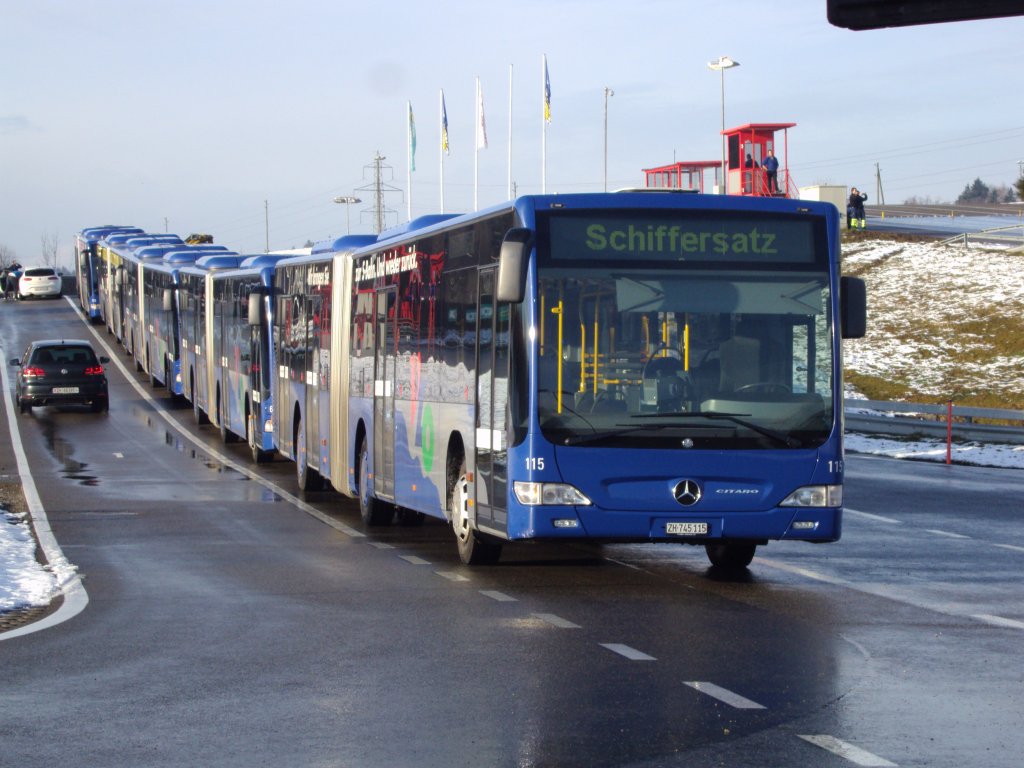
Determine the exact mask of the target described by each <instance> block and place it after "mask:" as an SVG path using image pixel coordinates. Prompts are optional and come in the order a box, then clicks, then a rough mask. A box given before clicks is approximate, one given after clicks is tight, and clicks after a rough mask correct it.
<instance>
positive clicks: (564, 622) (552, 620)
mask: <svg viewBox="0 0 1024 768" xmlns="http://www.w3.org/2000/svg"><path fill="white" fill-rule="evenodd" d="M533 615H534V616H536V617H537V618H538V619H540V620H541V621H546V622H547V623H548V624H550V625H551V626H553V627H558V628H559V629H582V627H580V625H579V624H573V623H572V622H571V621H569V620H568V619H563V618H562V617H561V616H556V615H555V614H553V613H535V614H533Z"/></svg>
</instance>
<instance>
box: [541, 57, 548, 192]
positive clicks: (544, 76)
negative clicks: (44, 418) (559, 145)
mask: <svg viewBox="0 0 1024 768" xmlns="http://www.w3.org/2000/svg"><path fill="white" fill-rule="evenodd" d="M542 58H543V62H544V66H543V67H542V70H543V71H542V72H541V73H540V88H541V93H542V94H544V108H543V109H542V110H541V115H540V126H541V127H540V193H541V194H542V195H544V194H547V191H548V120H547V114H546V113H547V87H548V86H547V81H548V55H547V54H546V53H545V54H542Z"/></svg>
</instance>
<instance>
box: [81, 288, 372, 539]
mask: <svg viewBox="0 0 1024 768" xmlns="http://www.w3.org/2000/svg"><path fill="white" fill-rule="evenodd" d="M64 298H65V299H66V300H67V302H68V304H70V305H71V308H72V309H73V310H75V313H76V314H77V315H78V316H79V318H81V319H82V321H83V322H85V316H84V315H83V314H82V313H81V311H80V310H79V309H78V307H77V306H75V304H74V302H73V301H72V300H71V299H70V298H69V297H67V296H65V297H64ZM85 327H86V328H87V329H88V330H89V332H90V333H91V334H92V335H93V338H94V339H96V343H97V344H99V345H100V346H101V347H103V349H104V350H105V351H106V353H107V356H108V357H109V358H110V362H111V363H113V364H114V365H116V366H117V368H118V370H119V371H121V374H122V375H123V376H124V378H125V381H127V382H128V383H129V384H130V385H131V386H132V387H133V388H134V389H135V391H136V392H137V393H138V394H139V396H140V397H142V399H143V400H145V401H146V402H148V403H150V404H151V405H152V406H153V409H154V411H155V412H156V413H157V415H158V416H160V418H162V419H163V420H164V421H166V422H167V424H168V425H169V426H170V427H171V429H173V430H174V431H175V432H177V433H178V434H179V435H181V436H182V437H183V438H185V439H186V440H188V441H189V442H190V443H192V444H193V445H194V446H196V447H197V448H198V449H199V450H201V451H202V452H203V453H205V454H207V455H209V456H212V457H215V458H216V459H217V461H219V462H220V463H222V464H223V465H224V466H226V467H230V468H231V469H233V470H235V471H236V472H238V473H240V474H242V475H245V476H246V477H247V478H249V479H250V480H252V481H253V482H254V483H256V484H258V485H261V486H263V487H264V488H266V489H267V490H268V491H272V492H273V493H275V494H277V495H278V496H280V497H281V498H282V499H284V500H285V501H287V502H289V503H290V504H292V505H293V506H295V507H297V508H298V509H300V510H302V511H303V512H305V513H306V514H307V515H309V516H310V517H315V518H316V519H317V520H319V521H320V522H321V523H323V524H324V525H329V526H330V527H331V528H333V529H334V530H336V531H338V532H340V533H344V534H345V535H346V536H351V537H352V538H354V539H363V538H366V534H364V533H362V532H361V531H357V530H356V529H355V528H351V527H349V526H347V525H345V524H344V523H342V522H340V521H338V520H335V519H334V518H332V517H329V516H328V515H325V514H324V513H323V512H321V511H320V510H318V509H317V508H316V507H313V506H311V505H309V504H307V503H306V502H305V501H303V500H302V499H300V498H299V497H298V496H295V495H294V494H291V493H288V491H286V490H284V489H283V488H281V487H280V486H277V485H274V483H272V482H271V481H270V480H268V479H266V478H265V477H263V476H262V475H260V474H258V473H256V472H255V471H253V470H252V469H250V468H249V467H247V466H244V465H242V464H239V463H238V462H237V461H235V460H234V459H232V458H230V457H229V456H225V455H224V454H222V453H220V452H218V451H217V450H215V449H213V448H211V447H210V446H209V445H207V444H206V443H204V442H203V441H202V440H200V439H199V438H198V437H196V436H195V435H193V434H192V433H191V432H189V431H188V430H187V429H185V428H184V427H182V426H181V425H180V424H178V422H176V421H175V420H174V419H172V418H171V417H170V416H169V415H168V414H167V412H166V411H165V410H164V409H162V408H160V407H159V404H158V403H157V401H156V399H155V398H154V397H153V396H152V395H151V394H150V393H149V392H147V391H146V390H145V389H143V388H142V386H141V385H140V384H139V382H137V381H136V380H135V376H134V374H133V373H130V372H129V371H128V368H127V367H125V364H124V363H123V362H121V359H120V355H118V354H117V353H116V352H115V351H114V350H113V349H112V348H111V347H110V345H109V344H108V343H107V340H106V339H104V338H103V337H102V336H100V334H99V331H97V330H96V328H95V327H94V326H93V325H92V324H91V323H88V322H86V326H85Z"/></svg>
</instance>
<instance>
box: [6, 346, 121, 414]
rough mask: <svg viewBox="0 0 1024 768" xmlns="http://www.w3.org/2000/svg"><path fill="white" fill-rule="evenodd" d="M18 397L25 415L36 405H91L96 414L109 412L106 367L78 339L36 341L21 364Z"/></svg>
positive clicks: (105, 360) (17, 363)
mask: <svg viewBox="0 0 1024 768" xmlns="http://www.w3.org/2000/svg"><path fill="white" fill-rule="evenodd" d="M10 362H11V365H15V366H18V367H19V368H20V369H21V370H19V371H18V381H17V386H16V388H15V394H16V396H17V398H18V407H19V408H20V409H21V412H22V413H27V412H29V411H30V410H32V406H34V405H67V404H76V403H77V404H81V405H88V406H90V407H91V408H92V409H93V410H94V411H97V412H99V411H106V410H108V409H109V408H110V399H109V396H108V394H107V376H106V374H105V373H104V372H103V363H109V362H110V359H109V358H107V357H97V356H96V352H95V351H93V348H92V347H91V346H90V345H89V342H87V341H81V340H78V339H47V340H43V341H33V342H32V343H31V344H29V345H28V347H27V348H26V349H25V354H24V355H23V356H22V358H21V359H20V360H18V359H17V358H14V359H12V360H11V361H10Z"/></svg>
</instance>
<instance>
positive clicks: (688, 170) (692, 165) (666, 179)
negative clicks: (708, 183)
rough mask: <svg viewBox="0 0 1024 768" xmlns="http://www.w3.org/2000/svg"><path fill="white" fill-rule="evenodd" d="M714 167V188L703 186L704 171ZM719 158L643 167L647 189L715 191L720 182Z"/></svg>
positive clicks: (720, 168) (720, 165)
mask: <svg viewBox="0 0 1024 768" xmlns="http://www.w3.org/2000/svg"><path fill="white" fill-rule="evenodd" d="M709 168H713V169H714V172H715V174H714V188H713V189H705V188H704V172H705V171H707V170H708V169H709ZM721 170H722V161H721V160H686V161H683V162H679V163H672V164H671V165H661V166H658V167H657V168H644V186H645V187H647V188H648V189H681V190H685V191H687V192H717V191H718V187H719V184H720V183H721V180H720V176H721Z"/></svg>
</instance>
